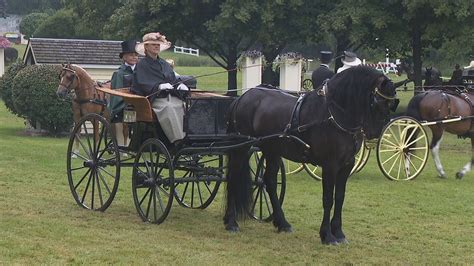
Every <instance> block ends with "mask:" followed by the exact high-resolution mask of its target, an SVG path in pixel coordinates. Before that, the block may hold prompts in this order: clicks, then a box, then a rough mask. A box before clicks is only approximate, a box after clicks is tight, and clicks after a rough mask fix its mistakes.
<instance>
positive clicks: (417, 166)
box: [377, 116, 428, 181]
mask: <svg viewBox="0 0 474 266" xmlns="http://www.w3.org/2000/svg"><path fill="white" fill-rule="evenodd" d="M427 160H428V137H427V135H426V131H425V129H424V128H423V126H422V125H421V124H420V123H419V122H418V121H416V120H415V119H413V118H411V117H408V116H402V117H399V118H397V119H395V120H393V121H391V122H390V123H388V124H387V125H386V126H385V128H384V129H383V130H382V135H381V136H380V138H379V141H378V143H377V162H378V164H379V167H380V170H381V171H382V173H383V174H384V175H385V177H387V178H388V179H390V180H397V181H398V180H411V179H414V178H415V177H417V176H418V175H419V174H420V173H421V171H422V170H423V167H425V165H426V162H427Z"/></svg>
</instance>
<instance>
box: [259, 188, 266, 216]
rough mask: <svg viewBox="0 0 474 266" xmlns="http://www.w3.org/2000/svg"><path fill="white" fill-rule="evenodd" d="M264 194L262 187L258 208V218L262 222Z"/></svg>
mask: <svg viewBox="0 0 474 266" xmlns="http://www.w3.org/2000/svg"><path fill="white" fill-rule="evenodd" d="M264 193H265V192H264V191H263V187H261V188H260V202H259V203H260V208H259V211H260V215H259V218H260V220H263V194H264Z"/></svg>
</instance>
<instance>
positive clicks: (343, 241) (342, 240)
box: [336, 237, 349, 244]
mask: <svg viewBox="0 0 474 266" xmlns="http://www.w3.org/2000/svg"><path fill="white" fill-rule="evenodd" d="M336 242H337V243H338V244H349V241H348V240H347V239H346V238H345V237H344V238H338V239H336Z"/></svg>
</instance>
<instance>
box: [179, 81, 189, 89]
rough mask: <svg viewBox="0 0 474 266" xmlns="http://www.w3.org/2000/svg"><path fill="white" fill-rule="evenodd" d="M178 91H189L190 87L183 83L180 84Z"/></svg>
mask: <svg viewBox="0 0 474 266" xmlns="http://www.w3.org/2000/svg"><path fill="white" fill-rule="evenodd" d="M178 90H179V91H188V90H189V88H188V86H186V85H184V83H181V84H179V86H178Z"/></svg>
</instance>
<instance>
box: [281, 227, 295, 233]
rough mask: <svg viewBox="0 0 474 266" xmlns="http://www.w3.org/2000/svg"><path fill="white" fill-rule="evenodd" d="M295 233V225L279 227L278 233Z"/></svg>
mask: <svg viewBox="0 0 474 266" xmlns="http://www.w3.org/2000/svg"><path fill="white" fill-rule="evenodd" d="M282 232H283V233H293V227H291V226H288V227H282V228H278V233H282Z"/></svg>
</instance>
